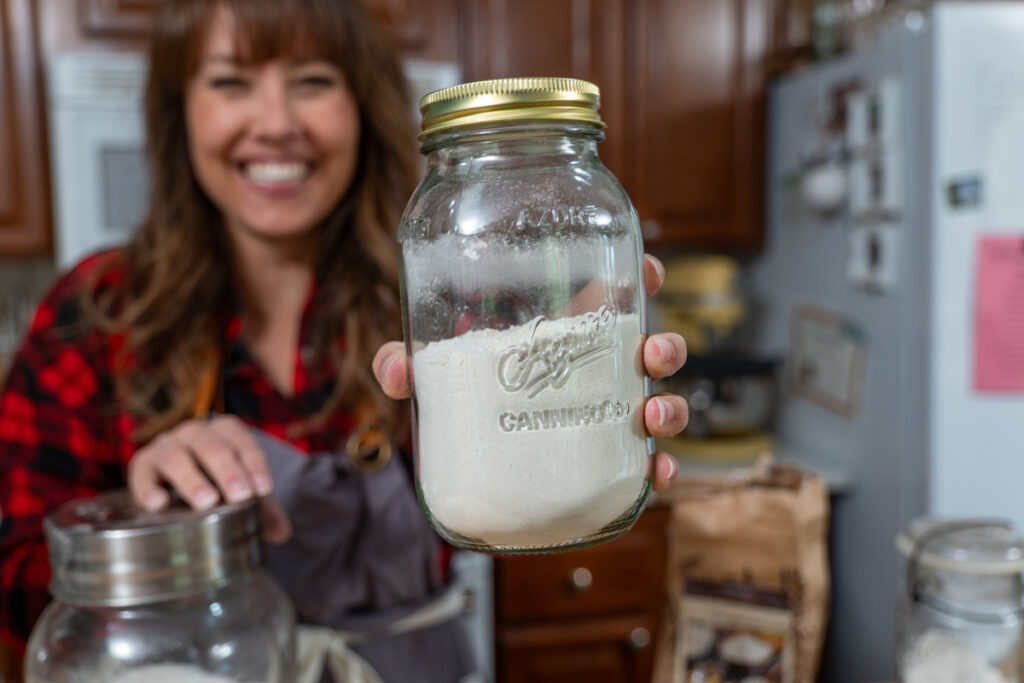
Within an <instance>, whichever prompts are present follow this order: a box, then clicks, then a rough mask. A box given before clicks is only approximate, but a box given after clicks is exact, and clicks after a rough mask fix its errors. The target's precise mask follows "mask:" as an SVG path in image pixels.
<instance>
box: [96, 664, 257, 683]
mask: <svg viewBox="0 0 1024 683" xmlns="http://www.w3.org/2000/svg"><path fill="white" fill-rule="evenodd" d="M104 683H107V679H104ZM110 683H239V682H238V681H237V680H236V679H234V678H225V677H223V676H218V675H216V674H211V673H207V672H205V671H202V670H201V669H197V668H195V667H193V666H185V665H182V664H156V665H153V666H144V667H141V668H138V669H133V670H132V671H129V672H127V673H123V674H121V675H119V676H118V677H117V678H115V679H114V680H113V681H111V682H110ZM252 683H255V681H253V682H252Z"/></svg>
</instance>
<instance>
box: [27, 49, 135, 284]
mask: <svg viewBox="0 0 1024 683" xmlns="http://www.w3.org/2000/svg"><path fill="white" fill-rule="evenodd" d="M146 68H147V67H146V57H145V56H144V55H142V54H137V53H128V52H119V53H111V52H85V53H81V52H77V53H62V54H59V55H56V56H55V57H54V59H53V60H52V61H51V62H50V64H49V72H48V76H49V78H48V88H47V94H48V96H49V107H48V110H49V127H50V163H51V168H52V177H53V190H54V191H53V204H54V206H53V208H54V211H53V216H54V233H55V234H54V238H55V239H54V242H55V248H56V261H57V267H58V268H60V269H64V268H67V267H69V266H71V265H73V264H74V263H76V262H77V261H79V260H80V259H81V258H82V257H84V256H86V255H88V254H90V253H92V252H94V251H97V250H99V249H102V248H105V247H110V246H113V245H115V244H120V243H123V242H125V241H126V240H127V239H128V237H129V236H130V235H131V233H132V232H133V231H134V230H135V228H136V226H138V224H139V222H140V221H141V220H142V218H143V217H144V216H145V213H146V210H147V209H148V206H149V181H148V177H147V176H148V173H147V170H146V159H145V126H144V125H143V114H142V101H143V91H144V90H145V81H146Z"/></svg>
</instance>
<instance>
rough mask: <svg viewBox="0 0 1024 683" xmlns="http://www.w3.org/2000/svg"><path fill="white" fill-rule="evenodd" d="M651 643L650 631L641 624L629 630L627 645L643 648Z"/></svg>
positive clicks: (637, 648)
mask: <svg viewBox="0 0 1024 683" xmlns="http://www.w3.org/2000/svg"><path fill="white" fill-rule="evenodd" d="M650 644H651V632H650V631H648V630H647V629H646V628H644V627H643V626H637V627H636V628H635V629H633V630H632V631H630V632H629V646H630V647H631V648H633V649H634V650H645V649H647V646H648V645H650Z"/></svg>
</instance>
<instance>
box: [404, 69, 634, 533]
mask: <svg viewBox="0 0 1024 683" xmlns="http://www.w3.org/2000/svg"><path fill="white" fill-rule="evenodd" d="M598 104H599V91H598V89H597V87H596V86H595V85H593V84H591V83H588V82H586V81H579V80H574V79H565V78H521V79H501V80H494V81H481V82H477V83H467V84H463V85H459V86H455V87H452V88H447V89H444V90H440V91H437V92H435V93H431V94H429V95H427V96H426V97H424V98H423V99H422V100H421V102H420V108H421V111H422V112H423V132H422V134H421V136H420V137H421V140H422V142H423V147H422V150H423V152H424V154H425V155H426V157H427V173H426V176H425V178H424V179H423V181H422V182H421V184H420V186H419V188H418V189H417V191H416V193H415V194H414V195H413V197H412V199H411V200H410V202H409V204H408V206H407V208H406V211H405V215H404V216H403V220H402V224H401V227H400V230H399V241H400V242H401V255H402V303H403V316H404V325H405V339H406V344H407V351H408V353H409V354H410V356H411V358H412V363H411V378H410V379H411V381H412V384H413V387H414V394H413V416H414V450H415V455H416V475H417V488H418V492H419V495H420V500H421V503H422V505H423V507H424V509H425V511H426V513H427V515H428V517H429V518H430V520H431V522H432V524H433V525H434V526H435V528H436V529H437V530H438V531H439V532H440V533H441V535H442V536H444V537H445V538H446V539H447V540H448V541H449V542H451V543H453V544H454V545H456V546H459V547H463V548H468V549H472V550H480V551H487V552H510V553H529V552H543V551H552V550H567V549H570V548H576V547H581V546H584V545H589V544H593V543H597V542H600V541H604V540H608V539H611V538H614V537H616V536H618V535H620V534H622V533H624V532H625V531H626V530H628V529H629V528H630V526H631V525H632V524H633V522H634V521H635V520H636V518H637V516H638V515H639V513H640V511H641V510H642V507H643V505H644V502H645V500H646V498H647V496H648V493H649V491H650V466H651V460H652V458H651V455H652V453H653V441H652V440H651V439H649V438H648V436H647V434H646V431H645V428H644V422H643V408H644V401H645V399H646V397H647V396H649V394H650V381H649V379H648V378H647V377H646V376H645V372H644V367H643V361H642V346H643V341H644V335H645V330H646V313H645V302H644V298H645V297H644V291H643V285H642V264H643V248H642V239H641V237H640V228H639V224H638V221H637V216H636V212H635V211H634V209H633V206H632V204H631V203H630V201H629V198H628V197H627V195H626V193H625V192H624V191H623V189H622V187H621V185H620V184H619V183H618V181H617V180H616V179H615V177H614V176H612V174H611V173H610V172H609V171H608V169H607V168H605V167H604V165H603V164H602V163H601V161H600V159H599V158H598V154H597V144H598V142H599V141H600V140H602V139H603V136H604V133H603V123H602V121H601V119H600V116H599V115H598Z"/></svg>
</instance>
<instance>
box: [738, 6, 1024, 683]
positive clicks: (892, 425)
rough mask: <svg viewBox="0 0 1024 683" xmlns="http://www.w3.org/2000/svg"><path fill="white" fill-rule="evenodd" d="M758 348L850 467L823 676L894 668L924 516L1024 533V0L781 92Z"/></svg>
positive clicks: (913, 27) (944, 21)
mask: <svg viewBox="0 0 1024 683" xmlns="http://www.w3.org/2000/svg"><path fill="white" fill-rule="evenodd" d="M768 119H769V124H768V125H769V135H768V141H769V142H768V144H769V153H768V169H767V178H766V183H767V188H768V190H767V192H768V201H767V216H766V231H767V236H766V247H765V250H764V251H763V253H762V254H761V255H760V256H758V257H756V258H755V259H753V260H752V262H751V264H750V267H749V270H748V272H747V274H748V276H749V279H748V284H749V286H750V290H751V293H752V294H753V296H754V297H756V299H757V300H758V301H759V302H760V304H759V314H758V320H757V322H758V324H757V335H756V348H757V350H758V351H761V352H764V353H769V354H785V355H786V356H787V358H788V360H787V363H786V381H785V390H784V392H783V395H782V398H781V403H780V406H779V413H778V419H777V438H778V441H779V443H780V444H781V447H780V450H781V452H783V453H785V454H786V459H787V460H796V461H797V462H800V461H805V462H806V463H807V464H808V466H809V467H811V468H812V469H820V468H822V467H824V469H826V470H829V471H831V472H832V473H833V474H836V473H838V474H837V475H836V476H837V477H838V479H839V480H841V481H843V482H844V483H845V484H846V485H845V486H843V487H842V488H841V490H838V491H837V492H836V495H835V496H834V497H833V522H832V528H831V533H832V537H831V543H832V555H831V560H832V572H833V581H834V586H833V589H834V599H833V604H832V618H831V625H830V633H829V638H828V641H827V645H826V661H825V665H824V671H823V673H824V676H823V679H824V680H828V681H831V682H833V683H869V682H873V681H884V680H891V679H893V678H894V672H895V666H894V662H893V659H894V641H895V632H896V612H895V609H896V602H897V597H898V594H899V590H900V583H901V575H900V571H901V566H902V560H901V558H900V557H899V555H898V553H897V551H896V550H895V548H894V544H893V539H894V537H895V536H896V534H897V533H898V532H899V531H900V530H901V529H902V528H904V526H905V525H906V524H907V523H908V522H909V521H910V520H911V519H912V518H914V517H916V516H919V515H922V514H933V515H941V516H976V515H984V516H993V515H994V516H1002V517H1009V518H1011V519H1012V520H1013V521H1014V522H1015V523H1016V524H1017V525H1019V526H1020V528H1021V529H1024V4H1021V3H1017V2H948V3H939V4H937V5H935V6H934V7H932V8H931V9H928V10H926V11H923V12H914V13H911V14H909V15H907V16H906V18H905V19H902V20H901V21H899V22H894V23H892V24H890V25H889V26H887V27H886V28H885V29H884V30H882V31H881V32H880V33H879V34H878V35H877V36H876V38H875V39H874V40H873V41H872V42H871V43H870V44H868V45H865V46H864V47H863V48H861V49H859V50H857V51H856V52H853V53H849V54H847V55H845V56H842V57H840V58H838V59H835V60H832V61H829V62H825V63H821V64H818V65H815V66H813V67H807V68H805V69H803V70H801V71H799V72H796V73H794V74H791V75H789V76H787V77H785V78H783V79H781V80H780V81H779V82H777V83H776V84H775V85H774V86H773V87H772V90H771V92H770V100H769V116H768Z"/></svg>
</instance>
